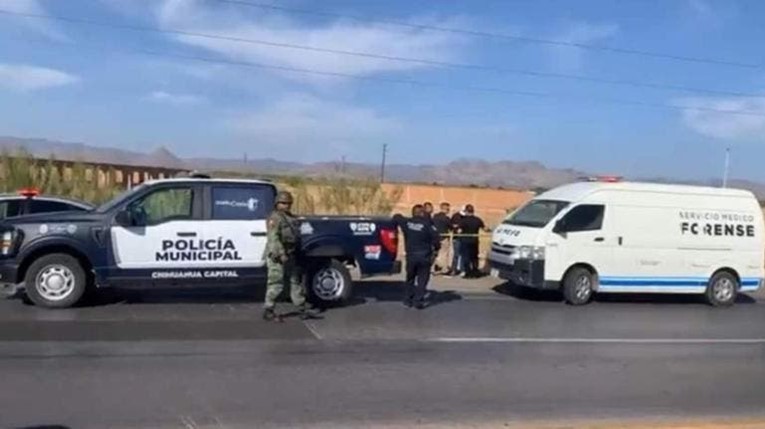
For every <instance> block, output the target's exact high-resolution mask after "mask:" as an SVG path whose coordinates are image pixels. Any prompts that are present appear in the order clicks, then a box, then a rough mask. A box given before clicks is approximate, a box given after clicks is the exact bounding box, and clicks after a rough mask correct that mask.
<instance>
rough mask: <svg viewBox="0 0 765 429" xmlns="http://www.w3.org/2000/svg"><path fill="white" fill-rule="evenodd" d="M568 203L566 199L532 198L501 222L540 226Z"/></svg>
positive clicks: (545, 223) (546, 222)
mask: <svg viewBox="0 0 765 429" xmlns="http://www.w3.org/2000/svg"><path fill="white" fill-rule="evenodd" d="M568 204H569V203H568V202H567V201H555V200H532V201H531V202H530V203H528V204H526V205H525V206H523V207H522V208H521V209H520V210H518V211H516V212H515V213H513V214H511V215H510V216H508V217H507V219H505V221H504V222H502V223H504V224H506V225H517V226H530V227H533V228H542V227H544V226H545V225H547V224H548V223H549V222H550V220H552V218H554V217H555V215H557V214H558V213H560V211H561V210H563V209H564V208H566V206H567V205H568Z"/></svg>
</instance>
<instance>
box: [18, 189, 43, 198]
mask: <svg viewBox="0 0 765 429" xmlns="http://www.w3.org/2000/svg"><path fill="white" fill-rule="evenodd" d="M18 194H19V195H21V196H22V197H26V198H32V197H36V196H38V195H40V191H39V190H38V189H36V188H22V189H19V190H18Z"/></svg>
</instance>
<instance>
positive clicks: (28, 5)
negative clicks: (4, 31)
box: [3, 0, 68, 40]
mask: <svg viewBox="0 0 765 429" xmlns="http://www.w3.org/2000/svg"><path fill="white" fill-rule="evenodd" d="M3 7H4V8H7V9H8V10H11V11H14V12H20V13H26V14H32V15H47V13H46V11H45V8H44V7H43V6H42V4H41V2H40V1H39V0H10V2H8V3H7V4H3ZM8 19H13V20H14V22H16V23H17V24H18V25H20V26H23V27H25V28H27V29H30V30H32V31H35V32H37V33H40V34H42V35H44V36H46V37H48V38H51V39H54V40H68V38H67V37H66V35H65V34H64V33H63V32H62V31H61V30H60V29H59V28H58V26H56V25H54V24H53V23H52V22H51V21H47V20H44V19H39V18H24V17H8Z"/></svg>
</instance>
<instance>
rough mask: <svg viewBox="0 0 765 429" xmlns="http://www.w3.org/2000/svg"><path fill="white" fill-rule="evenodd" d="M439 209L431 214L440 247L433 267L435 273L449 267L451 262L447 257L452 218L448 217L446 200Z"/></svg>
mask: <svg viewBox="0 0 765 429" xmlns="http://www.w3.org/2000/svg"><path fill="white" fill-rule="evenodd" d="M440 209H441V211H439V212H438V213H437V214H436V215H435V216H433V226H435V227H436V232H438V235H439V236H440V237H441V248H440V249H439V250H438V256H437V257H436V264H435V265H434V267H433V268H434V272H436V273H442V272H444V270H448V269H449V265H450V263H451V260H450V258H449V257H450V256H451V255H450V253H451V250H452V246H451V243H449V233H450V232H451V231H452V220H451V217H449V212H450V211H451V206H450V204H449V203H447V202H442V203H441V205H440Z"/></svg>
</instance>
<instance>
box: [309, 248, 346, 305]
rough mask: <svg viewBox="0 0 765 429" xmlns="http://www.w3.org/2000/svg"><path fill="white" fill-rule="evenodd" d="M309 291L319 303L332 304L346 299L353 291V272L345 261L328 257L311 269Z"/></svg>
mask: <svg viewBox="0 0 765 429" xmlns="http://www.w3.org/2000/svg"><path fill="white" fill-rule="evenodd" d="M308 292H309V294H310V296H311V297H312V298H313V299H314V301H315V302H316V303H317V304H322V305H331V304H335V303H340V302H343V301H346V300H348V299H349V298H350V297H351V294H352V293H353V280H352V279H351V272H350V271H348V267H346V266H345V264H344V263H342V262H340V261H338V260H336V259H327V260H326V261H323V262H321V263H319V264H317V265H315V266H314V267H313V268H312V269H311V270H310V272H309V276H308Z"/></svg>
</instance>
